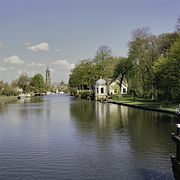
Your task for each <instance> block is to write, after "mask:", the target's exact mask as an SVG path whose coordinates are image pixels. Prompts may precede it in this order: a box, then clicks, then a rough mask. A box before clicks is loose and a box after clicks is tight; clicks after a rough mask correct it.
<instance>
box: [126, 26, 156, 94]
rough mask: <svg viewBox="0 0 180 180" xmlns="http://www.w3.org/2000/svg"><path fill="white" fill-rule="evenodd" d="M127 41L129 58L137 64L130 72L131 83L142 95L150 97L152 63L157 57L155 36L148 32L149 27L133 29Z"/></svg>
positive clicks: (151, 89)
mask: <svg viewBox="0 0 180 180" xmlns="http://www.w3.org/2000/svg"><path fill="white" fill-rule="evenodd" d="M132 35H133V37H132V41H131V42H130V43H129V57H128V58H129V59H131V61H132V62H134V64H135V63H136V65H137V66H135V68H134V72H133V73H132V76H133V77H132V78H131V79H132V84H134V85H135V86H134V88H135V89H136V91H137V92H138V94H139V95H140V96H142V97H150V96H151V95H152V93H153V75H152V65H153V63H154V61H155V60H156V59H157V58H158V46H157V42H156V37H155V36H153V35H151V34H150V33H149V28H139V29H136V30H134V31H133V33H132Z"/></svg>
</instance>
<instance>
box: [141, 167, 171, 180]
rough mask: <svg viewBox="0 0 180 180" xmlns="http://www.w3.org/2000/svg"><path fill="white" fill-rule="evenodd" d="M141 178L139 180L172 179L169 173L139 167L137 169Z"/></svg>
mask: <svg viewBox="0 0 180 180" xmlns="http://www.w3.org/2000/svg"><path fill="white" fill-rule="evenodd" d="M139 172H140V174H141V176H142V179H141V180H174V178H173V177H172V176H171V174H169V173H161V172H159V171H155V170H149V169H140V170H139Z"/></svg>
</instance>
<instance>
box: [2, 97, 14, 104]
mask: <svg viewBox="0 0 180 180" xmlns="http://www.w3.org/2000/svg"><path fill="white" fill-rule="evenodd" d="M16 99H17V96H0V103H1V104H2V103H6V102H10V101H13V100H16Z"/></svg>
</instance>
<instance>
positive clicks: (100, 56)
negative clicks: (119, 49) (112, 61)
mask: <svg viewBox="0 0 180 180" xmlns="http://www.w3.org/2000/svg"><path fill="white" fill-rule="evenodd" d="M110 57H112V50H111V48H110V47H108V46H106V45H103V46H101V47H99V49H98V50H97V52H96V55H95V58H94V62H95V63H101V62H103V61H105V60H107V59H109V58H110Z"/></svg>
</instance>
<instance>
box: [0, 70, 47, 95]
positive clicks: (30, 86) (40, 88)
mask: <svg viewBox="0 0 180 180" xmlns="http://www.w3.org/2000/svg"><path fill="white" fill-rule="evenodd" d="M45 90H46V85H45V82H44V78H43V76H42V75H41V74H39V73H38V74H36V75H34V76H33V77H32V78H29V77H28V75H27V74H26V73H23V74H21V75H20V77H19V78H18V79H16V80H14V81H12V83H11V84H8V83H7V82H6V83H3V81H1V82H0V94H2V95H18V94H19V93H20V92H21V91H22V92H24V93H28V92H34V93H43V92H45Z"/></svg>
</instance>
